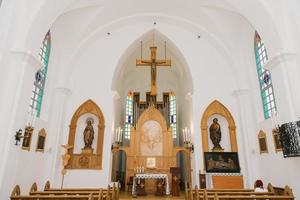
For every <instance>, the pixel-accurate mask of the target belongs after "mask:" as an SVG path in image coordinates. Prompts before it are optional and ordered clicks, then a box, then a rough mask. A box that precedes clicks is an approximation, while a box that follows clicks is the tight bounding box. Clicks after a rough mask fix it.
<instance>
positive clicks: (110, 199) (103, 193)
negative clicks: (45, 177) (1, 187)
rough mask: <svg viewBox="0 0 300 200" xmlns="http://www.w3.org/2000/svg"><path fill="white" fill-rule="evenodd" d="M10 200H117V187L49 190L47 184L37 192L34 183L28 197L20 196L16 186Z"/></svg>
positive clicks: (18, 188) (48, 184)
mask: <svg viewBox="0 0 300 200" xmlns="http://www.w3.org/2000/svg"><path fill="white" fill-rule="evenodd" d="M10 199H11V200H23V199H24V200H25V199H30V200H40V199H41V200H42V199H48V200H55V199H64V200H70V199H74V200H119V187H118V186H117V185H115V184H113V187H110V186H108V188H107V189H102V188H86V189H83V188H78V189H77V188H70V189H55V188H50V183H49V182H47V183H46V185H45V187H44V191H38V190H37V185H36V183H34V184H32V186H31V188H30V192H29V195H21V190H20V187H19V186H18V185H16V186H15V188H14V189H13V191H12V193H11V196H10Z"/></svg>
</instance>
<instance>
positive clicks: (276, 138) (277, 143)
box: [272, 128, 282, 153]
mask: <svg viewBox="0 0 300 200" xmlns="http://www.w3.org/2000/svg"><path fill="white" fill-rule="evenodd" d="M272 134H273V139H274V146H275V152H276V153H277V152H279V151H282V142H281V137H280V131H279V128H275V129H273V130H272Z"/></svg>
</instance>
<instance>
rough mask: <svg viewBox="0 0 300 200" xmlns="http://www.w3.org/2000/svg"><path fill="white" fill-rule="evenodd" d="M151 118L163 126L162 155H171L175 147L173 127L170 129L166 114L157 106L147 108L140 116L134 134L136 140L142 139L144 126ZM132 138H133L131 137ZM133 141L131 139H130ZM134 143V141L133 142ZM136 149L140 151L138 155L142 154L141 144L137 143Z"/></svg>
mask: <svg viewBox="0 0 300 200" xmlns="http://www.w3.org/2000/svg"><path fill="white" fill-rule="evenodd" d="M149 120H151V121H152V120H153V121H155V122H157V123H158V124H159V125H160V126H161V130H162V145H163V146H162V156H171V155H172V148H173V137H172V132H171V129H168V125H167V122H166V120H165V118H164V116H163V115H162V114H161V112H160V111H159V110H157V109H156V108H155V107H150V108H148V109H146V110H145V111H144V112H143V113H142V115H141V116H140V117H139V119H138V121H137V125H136V131H135V133H134V134H132V135H134V136H135V137H134V140H135V141H141V133H142V127H143V125H144V124H145V123H147V122H148V121H149ZM130 139H131V138H130ZM130 143H131V141H130ZM131 144H133V143H131ZM136 151H137V152H138V155H141V148H140V144H136Z"/></svg>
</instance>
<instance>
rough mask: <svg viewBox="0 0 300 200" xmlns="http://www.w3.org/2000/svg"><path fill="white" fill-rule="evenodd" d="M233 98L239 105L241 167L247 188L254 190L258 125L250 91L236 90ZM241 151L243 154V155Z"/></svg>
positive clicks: (238, 127)
mask: <svg viewBox="0 0 300 200" xmlns="http://www.w3.org/2000/svg"><path fill="white" fill-rule="evenodd" d="M233 96H234V97H235V98H236V101H237V105H238V115H239V117H238V119H239V121H240V123H237V124H238V126H237V139H238V141H239V142H240V143H239V144H240V145H239V159H240V164H243V165H242V166H241V173H242V174H243V176H244V184H245V188H252V185H253V183H254V180H255V177H257V174H256V173H257V172H256V169H257V164H256V163H257V162H256V157H255V153H256V152H257V150H256V148H255V147H256V146H257V144H256V132H257V128H256V127H257V123H256V122H255V117H254V116H255V113H254V112H253V111H254V106H253V103H252V98H251V95H250V91H249V90H248V89H242V90H235V91H234V92H233ZM241 150H242V152H243V153H241Z"/></svg>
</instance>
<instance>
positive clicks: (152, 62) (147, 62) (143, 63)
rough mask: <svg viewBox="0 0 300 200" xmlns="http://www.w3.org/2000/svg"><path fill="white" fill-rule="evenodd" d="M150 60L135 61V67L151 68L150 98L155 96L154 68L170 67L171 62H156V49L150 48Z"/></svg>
mask: <svg viewBox="0 0 300 200" xmlns="http://www.w3.org/2000/svg"><path fill="white" fill-rule="evenodd" d="M150 50H151V58H150V60H143V59H136V66H150V67H151V92H150V95H151V96H156V94H157V87H156V67H157V66H165V67H171V60H167V59H165V60H157V59H156V50H157V47H150Z"/></svg>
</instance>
